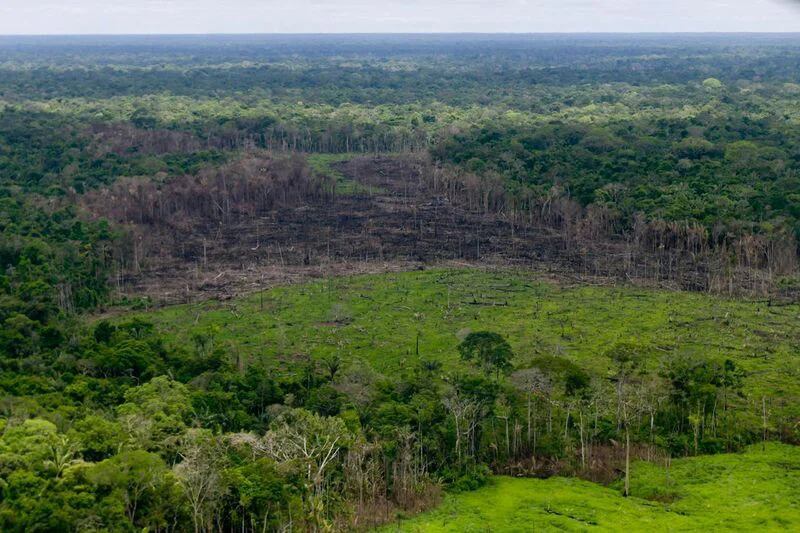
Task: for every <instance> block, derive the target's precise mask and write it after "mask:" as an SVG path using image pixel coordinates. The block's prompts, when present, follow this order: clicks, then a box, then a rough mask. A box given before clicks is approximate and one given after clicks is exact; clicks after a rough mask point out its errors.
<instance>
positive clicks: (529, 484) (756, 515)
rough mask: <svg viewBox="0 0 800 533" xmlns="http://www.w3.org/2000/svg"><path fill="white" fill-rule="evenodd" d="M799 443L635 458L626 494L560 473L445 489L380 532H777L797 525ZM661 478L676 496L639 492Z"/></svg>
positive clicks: (799, 521)
mask: <svg viewBox="0 0 800 533" xmlns="http://www.w3.org/2000/svg"><path fill="white" fill-rule="evenodd" d="M798 468H800V448H796V447H792V446H787V445H778V444H770V445H768V446H767V448H766V450H763V451H762V449H761V447H760V446H758V447H754V448H751V449H750V450H748V452H747V453H743V454H726V455H717V456H708V457H695V458H688V459H681V460H677V461H673V462H672V464H671V467H670V469H669V477H667V473H666V470H665V468H664V467H663V466H656V465H652V464H649V463H637V464H636V465H635V468H634V472H633V476H632V479H633V485H632V497H630V498H624V497H622V496H621V494H620V491H619V490H616V489H615V488H607V487H603V486H600V485H595V484H593V483H589V482H586V481H580V480H576V479H566V478H551V479H547V480H539V479H513V478H507V477H498V478H494V479H493V481H492V483H491V484H490V485H489V486H487V487H485V488H483V489H480V490H478V491H475V492H471V493H462V494H451V495H448V496H447V498H446V499H445V501H444V503H443V504H442V505H441V506H440V507H439V508H438V509H436V510H435V511H432V512H430V513H426V514H423V515H420V516H418V517H416V518H414V519H411V520H407V521H404V522H401V523H399V524H395V525H392V526H389V527H387V528H384V531H387V532H388V531H409V532H410V531H426V532H436V531H460V532H470V531H549V530H561V531H585V530H592V529H597V530H604V531H644V530H651V531H700V530H705V531H721V530H728V531H731V530H737V531H743V530H751V531H780V530H787V531H789V530H794V529H796V528H800V496H798V493H797V491H796V487H797V485H798V483H800V470H798ZM665 483H668V484H669V485H670V487H678V489H679V491H680V493H681V497H680V498H679V499H678V500H677V501H676V502H674V503H671V504H661V503H658V502H653V501H648V500H646V499H643V498H641V497H640V496H641V495H643V494H648V493H650V492H651V491H652V490H653V489H654V488H655V487H661V486H662V485H663V484H665Z"/></svg>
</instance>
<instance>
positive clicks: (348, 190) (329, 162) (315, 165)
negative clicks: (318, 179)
mask: <svg viewBox="0 0 800 533" xmlns="http://www.w3.org/2000/svg"><path fill="white" fill-rule="evenodd" d="M354 157H358V154H309V155H308V156H307V158H306V159H307V161H308V166H310V167H311V170H313V171H314V172H316V173H317V174H321V175H323V176H329V177H331V178H333V179H335V180H336V193H337V194H343V195H345V196H347V195H354V194H372V193H375V192H378V191H377V190H374V189H370V188H369V187H365V186H364V185H362V184H360V183H358V182H357V181H354V180H351V179H348V178H347V177H346V176H345V175H344V174H342V173H341V172H340V171H338V170H336V169H335V168H334V167H333V165H334V164H335V163H341V162H344V161H349V160H350V159H353V158H354Z"/></svg>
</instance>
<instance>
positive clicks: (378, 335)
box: [142, 269, 800, 410]
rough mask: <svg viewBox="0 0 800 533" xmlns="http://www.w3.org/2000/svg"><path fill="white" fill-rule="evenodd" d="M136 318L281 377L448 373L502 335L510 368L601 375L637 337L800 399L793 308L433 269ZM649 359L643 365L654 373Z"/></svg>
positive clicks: (755, 389)
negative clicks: (576, 369) (437, 369)
mask: <svg viewBox="0 0 800 533" xmlns="http://www.w3.org/2000/svg"><path fill="white" fill-rule="evenodd" d="M262 302H263V303H262ZM262 305H263V310H262ZM142 316H143V317H144V318H146V319H148V320H151V321H153V322H154V323H155V324H156V325H157V327H158V328H159V329H160V330H161V331H162V332H164V333H165V334H166V336H167V339H168V341H169V342H171V343H174V344H175V345H181V346H188V347H191V346H192V336H193V334H203V335H209V336H212V337H213V338H214V344H215V346H222V347H224V348H225V349H226V350H228V351H229V352H231V353H237V354H239V355H241V356H245V357H251V358H263V359H264V360H267V361H274V362H275V363H276V366H283V368H284V369H285V370H286V371H291V370H292V369H293V365H291V364H289V363H287V361H288V362H291V361H293V360H295V356H297V355H304V356H305V355H308V356H310V357H312V358H321V357H325V356H328V355H332V354H338V355H339V356H341V357H342V359H343V360H345V361H349V360H353V359H359V360H363V361H367V362H369V363H370V364H371V365H372V366H374V367H375V368H376V369H377V370H379V371H382V372H385V373H388V374H391V373H393V372H396V371H398V370H400V369H402V368H405V367H407V366H408V365H409V364H411V363H413V362H414V361H416V360H417V359H435V360H440V361H442V362H443V363H444V365H445V368H451V369H452V368H454V367H455V366H457V365H459V364H461V363H460V361H459V359H458V354H457V351H456V346H457V345H458V343H459V339H460V338H462V337H463V336H464V335H465V334H466V332H468V331H475V330H481V329H490V330H493V331H497V332H500V333H502V334H503V335H505V336H506V337H507V338H508V339H509V341H510V342H511V344H512V346H513V348H514V349H515V352H516V354H517V356H516V361H515V363H516V364H517V365H522V366H524V365H525V363H526V361H527V360H529V359H531V358H532V357H534V356H536V355H539V354H556V355H561V356H564V357H568V358H570V359H571V360H573V361H575V362H577V363H578V364H580V365H581V366H583V367H585V368H587V369H588V370H591V371H594V372H598V373H604V372H608V371H609V361H608V359H607V358H606V357H604V356H603V355H602V354H603V353H604V352H605V351H606V350H607V349H608V348H609V347H610V346H612V345H613V344H614V343H615V342H618V341H621V340H629V339H637V340H639V341H640V342H645V343H650V344H652V345H655V346H657V350H655V351H656V353H658V354H664V355H667V354H669V353H676V352H682V353H687V354H689V355H698V356H709V357H717V358H731V359H733V360H734V361H735V362H736V363H737V365H739V366H740V367H741V368H743V369H744V370H746V372H747V373H748V376H747V378H746V380H745V390H746V391H747V392H748V393H749V394H751V396H752V397H754V398H760V395H761V394H765V395H767V396H769V397H771V398H782V399H783V400H784V401H783V407H782V409H784V410H785V409H795V410H797V409H796V408H797V405H796V404H797V402H794V401H792V399H793V398H794V399H796V398H798V397H800V394H798V393H799V392H800V356H799V355H798V354H800V335H798V333H800V332H799V331H798V328H799V327H800V307H799V306H797V305H791V306H783V307H769V306H767V305H766V304H765V303H763V302H744V301H734V300H727V299H722V298H715V297H710V296H707V295H703V294H694V293H683V292H669V291H658V290H645V289H637V288H630V287H624V288H608V287H586V286H583V287H574V288H573V287H561V286H559V285H557V284H555V283H549V282H544V281H541V280H538V279H536V278H535V277H534V276H533V275H532V274H529V273H525V272H485V271H480V270H467V269H465V270H443V269H434V270H427V271H421V272H407V273H391V274H381V275H367V276H356V277H345V278H334V279H330V280H320V281H315V282H311V283H306V284H302V285H295V286H287V287H278V288H275V289H272V290H269V291H266V292H264V293H263V294H262V295H259V294H254V295H251V296H249V297H246V298H243V299H240V300H235V301H233V302H206V303H202V304H196V305H184V306H176V307H170V308H165V309H163V310H159V311H156V312H151V313H147V314H145V315H142ZM417 336H419V356H417V353H416V343H417ZM656 359H658V358H654V360H652V361H650V362H649V364H650V366H651V369H653V370H655V369H656V367H657V365H658V364H659V362H658V360H656ZM281 361H283V362H284V363H283V364H280V362H281ZM776 408H777V407H776Z"/></svg>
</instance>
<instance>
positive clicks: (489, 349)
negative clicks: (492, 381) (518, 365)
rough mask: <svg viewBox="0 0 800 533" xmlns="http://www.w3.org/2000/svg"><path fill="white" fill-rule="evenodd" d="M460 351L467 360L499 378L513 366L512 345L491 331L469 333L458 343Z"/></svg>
mask: <svg viewBox="0 0 800 533" xmlns="http://www.w3.org/2000/svg"><path fill="white" fill-rule="evenodd" d="M458 353H460V354H461V358H462V359H464V360H465V361H470V362H472V363H474V364H476V365H478V366H480V367H482V368H483V370H484V371H485V372H486V373H487V374H495V375H496V376H497V377H498V379H499V376H500V373H501V372H502V373H506V372H509V371H510V370H511V368H513V366H512V364H511V360H512V359H513V357H514V353H513V352H512V351H511V345H509V344H508V341H506V340H505V339H504V338H503V337H502V336H501V335H499V334H497V333H493V332H490V331H480V332H477V333H470V334H469V335H467V337H466V338H465V339H464V340H463V341H462V342H461V344H459V345H458Z"/></svg>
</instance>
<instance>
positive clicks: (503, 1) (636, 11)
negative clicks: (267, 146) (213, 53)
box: [0, 0, 800, 34]
mask: <svg viewBox="0 0 800 533" xmlns="http://www.w3.org/2000/svg"><path fill="white" fill-rule="evenodd" d="M585 31H590V32H618V31H623V32H649V31H667V32H672V31H758V32H760V31H788V32H791V31H800V0H402V1H401V0H227V1H223V0H60V1H56V0H0V34H52V33H57V34H62V33H274V32H281V33H282V32H286V33H296V32H312V33H318V32H319V33H327V32H585Z"/></svg>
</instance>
